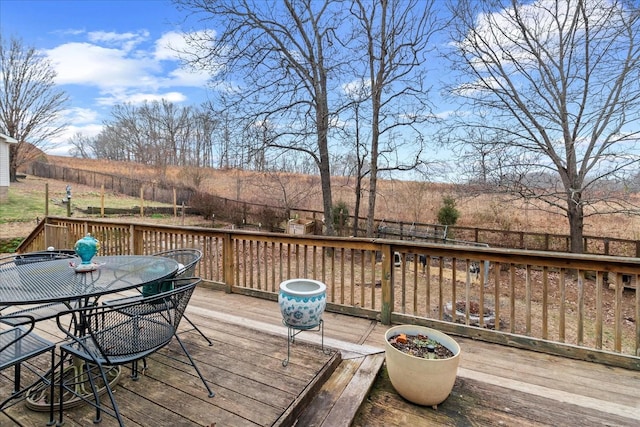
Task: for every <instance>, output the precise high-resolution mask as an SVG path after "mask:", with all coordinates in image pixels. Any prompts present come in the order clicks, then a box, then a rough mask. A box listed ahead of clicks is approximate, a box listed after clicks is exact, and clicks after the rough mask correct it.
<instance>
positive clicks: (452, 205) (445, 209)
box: [438, 196, 460, 225]
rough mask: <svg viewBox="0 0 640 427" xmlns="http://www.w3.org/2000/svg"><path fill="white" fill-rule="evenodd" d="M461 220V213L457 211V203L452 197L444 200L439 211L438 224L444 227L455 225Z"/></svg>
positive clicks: (446, 197)
mask: <svg viewBox="0 0 640 427" xmlns="http://www.w3.org/2000/svg"><path fill="white" fill-rule="evenodd" d="M458 218H460V211H458V209H456V201H455V199H454V198H453V197H451V196H444V197H443V198H442V207H440V210H439V211H438V222H439V223H440V224H442V225H455V223H456V222H457V221H458Z"/></svg>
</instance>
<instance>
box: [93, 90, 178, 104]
mask: <svg viewBox="0 0 640 427" xmlns="http://www.w3.org/2000/svg"><path fill="white" fill-rule="evenodd" d="M162 99H165V100H167V101H169V102H174V103H178V102H184V101H186V100H187V97H186V96H185V95H184V94H182V93H180V92H176V91H174V92H165V93H127V92H117V93H112V94H110V95H109V96H103V97H99V98H97V99H96V101H97V102H98V104H100V105H107V106H109V105H116V104H124V103H129V104H142V103H143V102H145V101H146V102H153V101H161V100H162Z"/></svg>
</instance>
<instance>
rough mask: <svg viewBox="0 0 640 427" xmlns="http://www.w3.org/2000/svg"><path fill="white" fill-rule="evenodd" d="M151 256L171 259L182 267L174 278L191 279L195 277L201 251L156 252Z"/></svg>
mask: <svg viewBox="0 0 640 427" xmlns="http://www.w3.org/2000/svg"><path fill="white" fill-rule="evenodd" d="M153 256H162V257H165V258H171V259H173V260H175V261H176V262H177V263H178V264H180V265H182V267H180V269H179V270H178V272H177V273H176V275H175V277H192V276H194V275H195V271H196V266H197V265H198V262H199V261H200V259H201V258H202V251H200V250H198V249H173V250H169V251H163V252H157V253H155V254H153Z"/></svg>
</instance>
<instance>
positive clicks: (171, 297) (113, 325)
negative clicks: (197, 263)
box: [57, 278, 214, 426]
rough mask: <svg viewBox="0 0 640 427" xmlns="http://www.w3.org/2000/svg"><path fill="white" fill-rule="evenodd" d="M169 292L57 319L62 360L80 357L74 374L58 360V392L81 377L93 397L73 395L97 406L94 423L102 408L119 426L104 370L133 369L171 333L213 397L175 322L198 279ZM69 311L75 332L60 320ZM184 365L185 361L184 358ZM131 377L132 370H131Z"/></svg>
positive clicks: (72, 386)
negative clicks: (103, 393) (103, 392)
mask: <svg viewBox="0 0 640 427" xmlns="http://www.w3.org/2000/svg"><path fill="white" fill-rule="evenodd" d="M179 280H180V282H179V283H174V285H175V287H174V289H172V290H169V291H166V292H161V293H158V294H156V295H152V296H149V297H143V298H140V299H137V300H135V301H133V302H124V303H119V304H110V305H100V306H92V307H85V308H79V309H76V310H71V311H68V312H66V313H60V314H59V315H58V317H57V323H58V327H59V328H60V329H61V330H62V331H63V332H64V333H65V334H66V335H67V337H68V339H67V340H66V341H65V342H63V343H62V344H61V345H60V355H61V359H62V360H65V358H67V357H68V356H71V357H72V358H75V359H76V361H77V359H80V360H83V361H84V362H85V363H84V364H83V369H82V370H83V372H81V373H78V374H77V377H76V378H73V379H71V378H69V377H68V376H66V377H65V376H64V372H63V368H64V364H63V363H61V364H60V365H61V368H60V369H61V372H60V377H61V378H63V377H64V378H65V380H64V381H60V395H63V394H64V393H73V394H76V392H75V383H76V382H77V381H80V380H82V379H84V378H86V379H87V380H88V381H89V384H90V387H91V391H92V393H93V396H92V398H87V397H86V396H82V395H78V394H76V396H77V397H78V398H80V399H82V400H83V401H85V402H87V403H88V404H90V405H92V406H94V407H95V408H96V418H95V420H94V422H96V423H97V422H100V420H101V413H102V412H106V413H107V414H109V415H111V416H113V417H114V418H116V419H117V420H118V423H119V424H120V426H123V425H124V423H123V421H122V417H121V415H120V411H119V409H118V405H117V403H116V400H115V397H114V395H113V391H112V389H111V387H110V385H109V380H108V378H107V374H106V371H107V370H108V369H109V368H110V367H112V366H120V365H125V364H132V369H133V370H134V372H136V371H137V362H138V361H139V360H141V359H144V358H145V357H147V356H149V355H151V354H153V353H155V352H156V351H158V350H160V349H161V348H163V347H165V346H166V345H167V344H169V342H170V341H171V339H172V338H173V337H176V340H177V341H178V343H179V344H180V346H181V347H182V350H183V351H184V353H185V355H186V356H187V358H188V359H189V364H191V366H193V368H194V369H195V371H196V373H197V374H198V376H199V377H200V379H201V380H202V382H203V384H204V385H205V388H206V389H207V391H208V392H209V397H213V396H214V393H213V391H211V388H210V387H209V384H207V382H206V380H205V379H204V377H203V375H202V373H201V372H200V370H199V369H198V367H197V365H196V363H195V361H194V360H193V358H192V357H191V355H190V354H189V352H188V351H187V349H186V347H185V346H184V344H183V343H182V340H180V338H179V337H178V334H177V330H178V325H179V324H180V321H181V319H182V317H183V315H184V311H185V309H186V308H187V304H188V303H189V299H190V298H191V295H192V294H193V291H194V289H195V287H196V285H197V284H198V283H200V281H201V279H200V278H190V279H179ZM68 314H70V315H72V316H73V317H74V318H75V319H76V322H77V324H79V325H83V328H80V333H76V330H75V329H74V330H71V329H70V328H67V327H66V326H65V322H63V321H62V320H61V319H62V318H63V317H64V316H65V315H68ZM183 363H187V362H183ZM134 375H135V374H134ZM98 387H105V388H106V392H107V395H108V396H109V399H110V401H111V408H109V407H105V406H103V405H102V404H101V403H100V393H99V390H98ZM60 406H61V408H60V422H62V403H61V404H60Z"/></svg>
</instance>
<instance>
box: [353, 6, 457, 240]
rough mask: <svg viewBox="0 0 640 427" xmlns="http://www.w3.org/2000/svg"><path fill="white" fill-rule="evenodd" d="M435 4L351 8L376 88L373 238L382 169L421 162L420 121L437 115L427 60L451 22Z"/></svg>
mask: <svg viewBox="0 0 640 427" xmlns="http://www.w3.org/2000/svg"><path fill="white" fill-rule="evenodd" d="M434 5H435V2H434V1H433V0H409V1H396V0H379V1H374V2H371V1H364V0H355V1H354V2H353V3H352V6H351V9H350V11H351V15H352V17H353V18H354V25H353V44H352V48H353V52H354V54H355V53H356V52H362V53H363V56H361V57H360V58H359V59H360V61H354V62H355V63H356V64H359V65H360V66H361V67H362V68H361V71H360V72H359V73H360V74H359V75H360V76H361V78H362V79H363V80H364V81H365V82H366V85H367V87H368V88H369V90H370V96H369V98H368V100H369V102H370V103H371V109H370V112H371V145H370V150H369V152H370V160H369V164H370V171H369V203H368V212H367V236H373V233H374V217H375V207H376V190H377V182H378V178H379V175H380V173H382V172H390V171H408V170H412V169H414V168H416V167H417V166H418V165H420V163H421V159H420V157H421V155H422V150H423V141H424V137H423V130H421V129H420V125H421V124H422V123H425V122H427V121H429V120H432V119H434V115H433V114H431V108H430V103H429V98H428V94H427V92H428V87H427V71H428V67H427V66H425V63H428V58H427V54H428V53H429V52H430V51H431V50H432V49H433V45H432V44H431V39H432V37H433V36H434V35H435V34H436V33H437V32H438V31H439V30H440V29H441V28H442V27H443V26H444V25H445V21H443V19H442V16H441V15H440V16H439V15H438V13H437V12H438V11H437V10H436V8H435V6H434ZM356 58H358V57H357V56H356ZM356 73H358V70H356Z"/></svg>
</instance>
